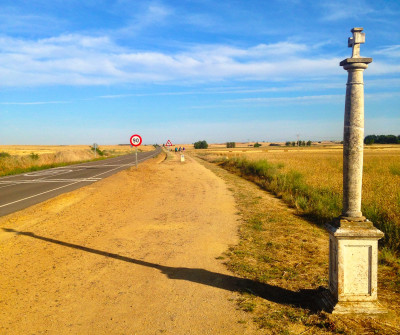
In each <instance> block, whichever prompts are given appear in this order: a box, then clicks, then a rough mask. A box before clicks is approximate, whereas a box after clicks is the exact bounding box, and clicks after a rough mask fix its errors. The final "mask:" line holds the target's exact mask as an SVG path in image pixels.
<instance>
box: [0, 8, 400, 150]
mask: <svg viewBox="0 0 400 335" xmlns="http://www.w3.org/2000/svg"><path fill="white" fill-rule="evenodd" d="M399 17H400V2H399V1H397V0H396V1H390V0H385V1H382V0H374V1H367V0H365V1H363V0H355V1H334V0H332V1H306V0H304V1H302V0H279V1H278V0H276V1H274V0H269V1H256V0H247V1H244V0H242V1H238V0H229V1H224V0H220V1H209V0H191V1H189V0H164V1H140V0H135V1H134V0H115V1H112V0H108V1H106V0H52V1H49V0H36V1H30V0H24V1H22V0H12V1H7V0H2V1H1V2H0V144H91V143H93V142H97V143H99V144H117V143H128V141H129V137H130V136H131V135H132V134H134V133H138V134H140V135H142V137H143V141H144V143H150V144H151V143H165V142H166V141H167V140H168V139H170V140H171V141H172V142H173V143H193V142H195V141H197V140H203V139H205V140H207V141H208V142H209V143H214V142H226V141H247V140H253V141H286V140H295V139H296V135H297V134H299V136H300V138H301V139H304V140H308V139H311V140H341V138H342V132H343V111H344V99H345V90H346V80H347V72H346V71H344V70H343V68H341V67H340V66H339V62H340V61H341V60H343V59H345V58H348V57H350V55H351V49H350V48H348V47H347V38H348V37H350V36H351V32H350V30H351V28H353V27H363V28H364V32H365V33H366V43H365V44H363V45H361V55H362V56H364V57H372V58H373V63H371V64H370V65H369V67H368V69H367V70H366V71H365V73H364V80H365V117H366V124H365V134H366V135H368V134H395V135H399V134H400V113H399V112H400V90H399V88H400V23H399V22H400V20H399Z"/></svg>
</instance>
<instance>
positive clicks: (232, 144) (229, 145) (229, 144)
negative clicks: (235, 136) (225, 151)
mask: <svg viewBox="0 0 400 335" xmlns="http://www.w3.org/2000/svg"><path fill="white" fill-rule="evenodd" d="M226 147H227V148H235V147H236V142H226Z"/></svg>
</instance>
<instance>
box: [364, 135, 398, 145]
mask: <svg viewBox="0 0 400 335" xmlns="http://www.w3.org/2000/svg"><path fill="white" fill-rule="evenodd" d="M364 143H365V144H374V143H378V144H397V143H400V135H399V136H395V135H368V136H366V137H365V138H364Z"/></svg>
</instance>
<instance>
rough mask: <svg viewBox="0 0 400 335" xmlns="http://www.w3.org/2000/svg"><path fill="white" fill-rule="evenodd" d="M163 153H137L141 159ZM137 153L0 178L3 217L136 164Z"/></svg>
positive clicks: (0, 200) (141, 160)
mask: <svg viewBox="0 0 400 335" xmlns="http://www.w3.org/2000/svg"><path fill="white" fill-rule="evenodd" d="M160 152H161V148H157V149H156V150H154V151H150V152H138V162H139V163H140V162H143V161H145V160H146V159H149V158H151V157H154V156H156V155H158V154H159V153H160ZM135 162H136V160H135V154H130V155H125V156H119V157H115V158H109V159H106V160H101V161H96V162H88V163H83V164H77V165H69V166H63V167H58V168H54V169H48V170H41V171H35V172H29V173H23V174H19V175H13V176H6V177H0V216H3V215H7V214H10V213H13V212H16V211H19V210H21V209H24V208H26V207H29V206H32V205H34V204H37V203H39V202H42V201H45V200H47V199H50V198H53V197H55V196H57V195H59V194H62V193H66V192H70V191H73V190H76V189H78V188H80V187H82V186H86V185H89V184H91V183H94V182H96V181H98V180H100V179H103V178H106V177H108V176H111V175H112V174H114V173H117V172H119V171H122V170H124V169H127V168H129V167H131V166H134V165H135Z"/></svg>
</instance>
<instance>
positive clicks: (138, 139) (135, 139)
mask: <svg viewBox="0 0 400 335" xmlns="http://www.w3.org/2000/svg"><path fill="white" fill-rule="evenodd" d="M129 142H131V144H132V146H133V147H135V156H136V164H135V165H136V168H137V165H138V161H137V147H138V146H139V145H141V144H142V137H141V136H140V135H137V134H135V135H132V136H131V139H130V140H129Z"/></svg>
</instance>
